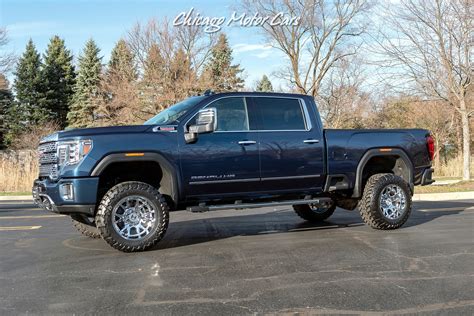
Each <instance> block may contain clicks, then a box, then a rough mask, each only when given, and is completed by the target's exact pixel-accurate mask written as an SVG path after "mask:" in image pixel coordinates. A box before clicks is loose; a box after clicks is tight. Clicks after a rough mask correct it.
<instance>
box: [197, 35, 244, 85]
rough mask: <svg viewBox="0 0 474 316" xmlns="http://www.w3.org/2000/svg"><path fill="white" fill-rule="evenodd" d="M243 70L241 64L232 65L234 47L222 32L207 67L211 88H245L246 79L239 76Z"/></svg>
mask: <svg viewBox="0 0 474 316" xmlns="http://www.w3.org/2000/svg"><path fill="white" fill-rule="evenodd" d="M242 71H243V70H242V69H241V68H240V65H232V49H231V48H230V46H229V41H228V40H227V36H226V35H225V34H222V33H221V34H220V35H219V39H218V40H217V43H216V45H215V46H214V47H213V49H212V53H211V57H210V60H209V63H208V64H207V67H206V69H205V76H206V77H207V79H208V80H209V81H210V84H211V88H212V89H214V90H216V91H219V92H223V91H235V90H239V89H241V88H243V83H244V80H242V78H240V77H239V75H240V74H241V73H242Z"/></svg>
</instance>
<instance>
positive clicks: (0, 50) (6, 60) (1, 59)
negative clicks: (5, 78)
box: [0, 28, 15, 73]
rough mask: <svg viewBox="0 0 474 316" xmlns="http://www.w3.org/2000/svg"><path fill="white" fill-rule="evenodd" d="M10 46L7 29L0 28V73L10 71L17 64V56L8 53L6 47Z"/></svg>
mask: <svg viewBox="0 0 474 316" xmlns="http://www.w3.org/2000/svg"><path fill="white" fill-rule="evenodd" d="M7 44H8V34H7V30H6V29H5V28H0V73H6V72H8V71H10V69H11V67H12V66H13V64H14V63H15V55H13V53H9V52H6V51H5V50H4V47H5V46H7Z"/></svg>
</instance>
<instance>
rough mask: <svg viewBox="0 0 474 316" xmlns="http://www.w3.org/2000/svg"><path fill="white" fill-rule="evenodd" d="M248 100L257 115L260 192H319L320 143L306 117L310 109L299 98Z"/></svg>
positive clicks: (316, 128) (316, 130)
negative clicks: (257, 111)
mask: <svg viewBox="0 0 474 316" xmlns="http://www.w3.org/2000/svg"><path fill="white" fill-rule="evenodd" d="M251 101H252V103H253V106H254V107H255V109H258V110H259V112H260V120H259V126H258V129H259V130H260V133H259V136H260V163H261V167H260V170H261V190H263V191H272V192H275V191H283V192H288V191H295V192H303V190H304V191H310V192H316V191H320V190H322V187H323V182H324V180H325V179H324V176H323V174H324V157H323V155H324V147H323V146H324V141H323V139H322V137H323V135H322V132H321V129H320V127H319V126H317V122H315V121H312V120H311V116H310V115H309V113H312V112H309V111H312V110H313V109H309V108H307V105H306V104H305V102H304V101H303V100H302V99H299V98H291V97H252V98H251ZM312 114H314V113H312Z"/></svg>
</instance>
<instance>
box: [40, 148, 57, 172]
mask: <svg viewBox="0 0 474 316" xmlns="http://www.w3.org/2000/svg"><path fill="white" fill-rule="evenodd" d="M56 148H57V143H56V142H48V143H43V144H40V145H39V147H38V156H39V176H40V177H51V178H52V179H55V178H57V176H58V164H57V163H58V157H57V153H56Z"/></svg>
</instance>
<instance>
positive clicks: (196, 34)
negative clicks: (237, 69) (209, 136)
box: [127, 19, 216, 73]
mask: <svg viewBox="0 0 474 316" xmlns="http://www.w3.org/2000/svg"><path fill="white" fill-rule="evenodd" d="M215 41H216V37H215V36H213V35H210V34H207V33H205V32H204V30H203V28H201V27H199V26H189V27H188V26H176V27H173V26H172V25H171V24H170V22H169V21H168V20H167V19H164V20H163V21H157V20H155V19H151V20H149V21H148V22H147V23H146V24H142V23H140V22H137V23H136V24H135V26H134V27H133V28H132V29H131V30H130V31H129V32H128V34H127V43H128V45H129V47H130V48H131V50H132V52H133V54H134V55H135V56H136V58H137V62H138V67H139V69H141V70H143V69H144V65H145V63H146V59H147V55H148V52H149V51H150V49H151V48H152V46H153V45H156V46H157V47H159V49H160V54H161V55H162V57H163V59H164V62H165V63H167V64H170V63H171V62H172V60H173V59H174V56H175V54H176V52H177V51H178V50H183V51H184V53H185V54H186V56H187V58H188V59H189V61H190V63H191V67H192V68H193V70H194V71H196V72H197V73H199V72H200V71H201V70H202V67H203V65H204V63H205V61H206V60H207V58H208V56H209V54H210V52H211V49H212V46H213V45H214V44H215Z"/></svg>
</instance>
